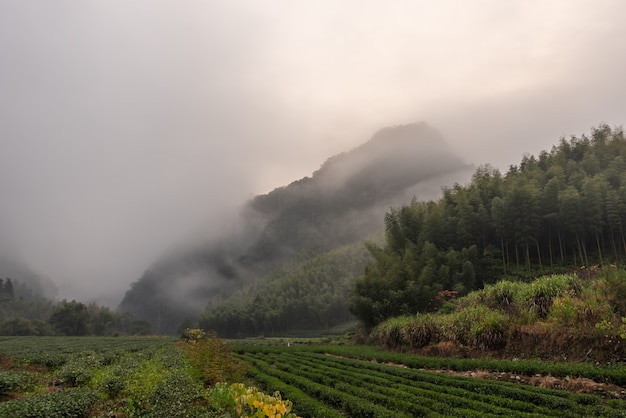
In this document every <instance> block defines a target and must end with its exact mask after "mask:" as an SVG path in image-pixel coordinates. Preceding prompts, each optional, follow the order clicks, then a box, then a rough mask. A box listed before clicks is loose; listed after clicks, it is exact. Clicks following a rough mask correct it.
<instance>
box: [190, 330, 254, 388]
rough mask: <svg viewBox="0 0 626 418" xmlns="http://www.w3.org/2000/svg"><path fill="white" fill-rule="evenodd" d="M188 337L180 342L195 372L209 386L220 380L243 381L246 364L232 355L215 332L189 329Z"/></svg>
mask: <svg viewBox="0 0 626 418" xmlns="http://www.w3.org/2000/svg"><path fill="white" fill-rule="evenodd" d="M186 335H187V336H188V337H187V338H184V339H183V340H181V342H180V346H181V347H182V348H183V350H184V352H185V354H186V356H187V358H188V359H189V362H190V364H191V367H192V368H193V370H194V371H195V374H196V375H197V376H198V377H199V378H201V379H203V380H204V383H205V384H206V385H207V386H212V385H214V384H216V383H218V382H237V381H241V380H243V378H244V375H245V365H244V364H243V363H242V362H240V361H239V360H238V359H236V358H235V357H233V356H232V354H231V351H230V348H229V347H228V346H227V345H226V344H225V343H224V341H222V340H221V339H219V338H217V336H216V335H215V333H213V332H208V333H205V332H204V331H202V330H187V331H186Z"/></svg>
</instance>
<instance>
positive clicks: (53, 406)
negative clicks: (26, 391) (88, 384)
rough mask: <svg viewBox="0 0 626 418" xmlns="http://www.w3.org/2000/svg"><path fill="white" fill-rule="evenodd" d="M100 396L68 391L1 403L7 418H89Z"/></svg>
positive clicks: (1, 411)
mask: <svg viewBox="0 0 626 418" xmlns="http://www.w3.org/2000/svg"><path fill="white" fill-rule="evenodd" d="M97 401H98V395H97V394H96V393H95V392H93V391H91V390H89V389H84V388H81V389H67V390H64V391H61V392H54V393H47V394H37V395H33V396H31V397H28V398H22V399H16V400H12V401H8V402H2V403H0V416H3V417H7V418H41V417H87V416H89V415H88V414H89V411H90V409H91V408H92V406H93V405H94V404H95V403H96V402H97Z"/></svg>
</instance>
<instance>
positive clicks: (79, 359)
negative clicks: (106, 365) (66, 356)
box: [56, 352, 101, 387]
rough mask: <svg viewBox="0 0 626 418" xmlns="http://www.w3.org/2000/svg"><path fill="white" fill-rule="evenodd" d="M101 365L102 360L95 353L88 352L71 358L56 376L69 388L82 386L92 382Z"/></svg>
mask: <svg viewBox="0 0 626 418" xmlns="http://www.w3.org/2000/svg"><path fill="white" fill-rule="evenodd" d="M100 365H101V360H100V358H99V357H98V356H97V355H96V354H95V353H93V352H87V353H83V354H82V355H80V356H75V357H71V358H70V360H69V361H67V362H66V363H65V364H63V366H61V367H60V368H59V370H58V371H57V373H56V375H57V378H58V379H59V380H60V381H61V382H63V383H64V384H65V385H67V386H72V387H75V386H82V385H85V384H87V383H88V382H89V381H90V380H91V378H92V377H93V375H94V371H95V369H96V368H98V367H99V366H100Z"/></svg>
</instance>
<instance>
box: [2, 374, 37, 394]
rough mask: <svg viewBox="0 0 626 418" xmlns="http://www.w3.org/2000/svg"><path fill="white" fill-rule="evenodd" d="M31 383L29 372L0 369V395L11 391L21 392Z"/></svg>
mask: <svg viewBox="0 0 626 418" xmlns="http://www.w3.org/2000/svg"><path fill="white" fill-rule="evenodd" d="M32 384H33V379H32V376H31V374H30V373H27V372H14V371H0V395H6V394H8V393H11V392H22V391H24V390H26V389H28V388H29V387H30V386H32Z"/></svg>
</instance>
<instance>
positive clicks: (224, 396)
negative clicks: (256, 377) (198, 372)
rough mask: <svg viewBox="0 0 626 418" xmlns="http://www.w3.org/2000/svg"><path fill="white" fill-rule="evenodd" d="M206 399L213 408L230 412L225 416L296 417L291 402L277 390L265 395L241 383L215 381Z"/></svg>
mask: <svg viewBox="0 0 626 418" xmlns="http://www.w3.org/2000/svg"><path fill="white" fill-rule="evenodd" d="M208 400H209V402H210V403H211V405H212V406H213V408H215V409H218V410H219V411H220V412H222V413H225V414H230V415H226V416H238V417H258V418H263V417H270V418H281V417H282V418H296V415H295V414H293V413H292V412H291V409H292V404H291V402H290V401H289V400H283V399H282V397H281V395H280V393H279V392H274V394H273V395H267V394H265V393H263V392H261V391H259V390H258V389H257V388H256V387H254V386H252V387H246V386H245V385H244V384H243V383H233V384H231V385H228V384H227V383H217V384H216V385H215V386H214V387H213V388H212V389H211V391H210V392H209V396H208Z"/></svg>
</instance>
